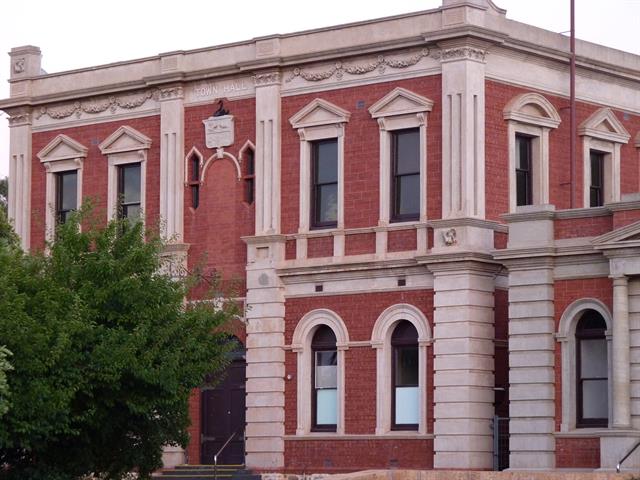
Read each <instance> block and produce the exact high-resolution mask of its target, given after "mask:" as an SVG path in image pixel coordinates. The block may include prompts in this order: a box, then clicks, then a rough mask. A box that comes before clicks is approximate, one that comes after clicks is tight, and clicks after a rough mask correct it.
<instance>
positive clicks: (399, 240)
mask: <svg viewBox="0 0 640 480" xmlns="http://www.w3.org/2000/svg"><path fill="white" fill-rule="evenodd" d="M416 248H417V235H416V231H415V230H414V229H411V230H391V231H390V232H389V233H388V235H387V251H389V252H404V251H411V250H415V249H416Z"/></svg>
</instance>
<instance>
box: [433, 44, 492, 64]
mask: <svg viewBox="0 0 640 480" xmlns="http://www.w3.org/2000/svg"><path fill="white" fill-rule="evenodd" d="M486 55H487V52H486V50H482V49H480V48H474V47H456V48H447V49H443V50H440V51H439V52H434V53H433V55H432V56H433V57H434V58H439V59H440V60H441V61H442V62H449V61H454V60H475V61H477V62H482V63H484V61H485V57H486Z"/></svg>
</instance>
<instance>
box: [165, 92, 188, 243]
mask: <svg viewBox="0 0 640 480" xmlns="http://www.w3.org/2000/svg"><path fill="white" fill-rule="evenodd" d="M183 102H184V95H183V91H182V87H181V86H180V85H173V86H169V87H162V88H160V219H161V222H162V235H163V237H165V238H166V239H167V240H169V242H171V243H181V242H182V241H183V234H184V219H183V211H184V103H183Z"/></svg>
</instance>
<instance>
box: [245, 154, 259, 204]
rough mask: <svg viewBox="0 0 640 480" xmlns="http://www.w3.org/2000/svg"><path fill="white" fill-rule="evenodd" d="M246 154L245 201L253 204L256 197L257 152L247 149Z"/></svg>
mask: <svg viewBox="0 0 640 480" xmlns="http://www.w3.org/2000/svg"><path fill="white" fill-rule="evenodd" d="M245 156H246V170H245V172H246V174H245V177H244V201H245V202H247V203H248V204H252V203H253V201H254V199H255V168H256V166H255V154H254V152H253V150H252V149H250V148H249V149H247V150H246V152H245Z"/></svg>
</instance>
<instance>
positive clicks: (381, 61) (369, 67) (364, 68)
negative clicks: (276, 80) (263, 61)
mask: <svg viewBox="0 0 640 480" xmlns="http://www.w3.org/2000/svg"><path fill="white" fill-rule="evenodd" d="M428 56H429V49H428V48H423V49H422V50H420V51H419V52H418V53H415V54H413V55H411V56H409V57H400V58H396V57H392V58H387V57H386V56H384V55H378V57H377V58H376V59H375V60H372V61H370V62H369V63H361V64H348V63H344V62H343V61H342V60H338V61H336V62H335V63H334V64H333V65H332V66H331V67H329V68H328V69H326V70H320V71H313V72H309V71H306V70H303V69H301V68H295V69H294V70H293V72H292V73H291V75H290V76H289V77H287V79H286V80H285V82H287V83H288V82H291V81H292V80H293V79H294V78H296V77H300V78H303V79H304V80H306V81H308V82H320V81H322V80H327V79H329V78H332V77H333V76H335V77H336V78H337V79H338V80H342V78H343V77H344V75H345V73H347V74H349V75H364V74H365V73H370V72H373V71H374V70H378V73H379V74H380V75H382V74H383V73H385V71H386V69H387V68H393V69H403V68H408V67H411V66H413V65H416V64H417V63H418V62H419V61H420V60H422V59H423V58H425V57H428Z"/></svg>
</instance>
